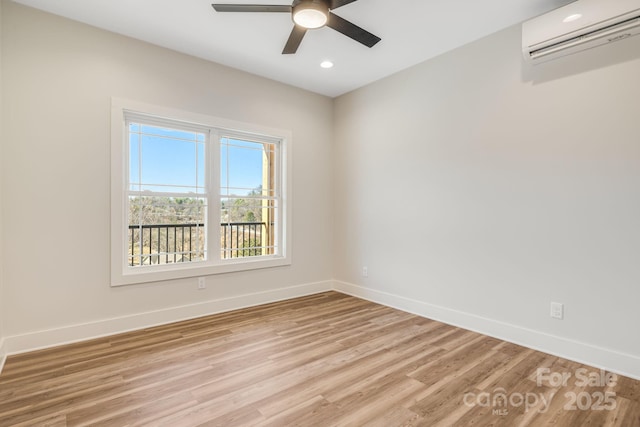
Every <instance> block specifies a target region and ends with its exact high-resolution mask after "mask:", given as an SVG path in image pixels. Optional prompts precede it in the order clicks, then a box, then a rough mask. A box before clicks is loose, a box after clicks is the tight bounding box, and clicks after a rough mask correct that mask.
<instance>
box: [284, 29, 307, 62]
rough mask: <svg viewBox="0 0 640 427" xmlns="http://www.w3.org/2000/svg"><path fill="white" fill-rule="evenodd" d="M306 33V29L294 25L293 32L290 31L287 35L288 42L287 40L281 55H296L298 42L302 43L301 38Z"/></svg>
mask: <svg viewBox="0 0 640 427" xmlns="http://www.w3.org/2000/svg"><path fill="white" fill-rule="evenodd" d="M306 33H307V29H306V28H304V27H301V26H299V25H294V26H293V30H291V35H289V40H287V44H286V45H284V50H283V51H282V54H283V55H288V54H292V53H296V51H297V50H298V46H300V42H302V38H303V37H304V35H305V34H306Z"/></svg>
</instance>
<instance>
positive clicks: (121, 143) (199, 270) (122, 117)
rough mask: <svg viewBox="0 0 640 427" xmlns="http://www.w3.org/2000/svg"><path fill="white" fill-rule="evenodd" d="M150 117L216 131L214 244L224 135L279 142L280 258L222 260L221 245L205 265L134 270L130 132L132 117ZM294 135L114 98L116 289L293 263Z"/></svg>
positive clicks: (210, 197) (211, 147)
mask: <svg viewBox="0 0 640 427" xmlns="http://www.w3.org/2000/svg"><path fill="white" fill-rule="evenodd" d="M128 113H130V114H135V115H138V116H149V117H153V118H158V119H166V120H170V121H174V122H175V121H177V122H183V123H185V124H186V125H187V126H189V125H195V126H197V127H201V128H207V129H209V130H210V135H209V138H208V146H206V148H205V153H206V155H207V159H206V161H205V164H206V168H207V171H206V173H205V175H206V179H207V183H206V186H207V189H208V192H207V204H208V209H207V215H208V216H207V223H208V224H212V225H214V226H213V227H212V226H209V227H207V229H208V231H207V239H208V240H209V243H210V242H211V241H213V242H220V227H219V226H215V224H219V223H220V173H219V171H220V169H219V167H220V166H219V165H220V149H219V141H220V135H223V136H226V135H234V136H238V137H242V136H243V135H244V136H245V137H252V138H253V139H252V140H256V139H257V140H261V141H268V142H277V144H278V150H279V156H278V158H277V160H278V163H279V164H278V167H277V170H276V174H277V177H278V178H279V179H277V180H276V185H278V186H279V190H280V199H279V206H278V225H279V226H278V227H277V236H276V240H277V242H278V251H277V253H276V254H274V255H263V256H254V257H240V258H228V259H221V258H220V250H219V246H218V245H219V243H216V244H215V246H214V247H211V246H209V247H208V248H207V251H208V257H207V260H205V261H192V262H184V263H172V264H161V265H153V266H134V267H131V266H129V265H128V262H127V261H126V260H127V254H128V239H127V231H128V220H127V209H126V208H127V206H128V201H127V200H128V188H127V186H128V182H129V180H128V173H129V158H128V156H129V153H128V134H127V132H128V130H127V128H126V126H125V122H126V115H127V114H128ZM291 139H292V138H291V131H287V130H281V129H274V128H270V127H265V126H260V125H254V124H248V123H243V122H238V121H233V120H228V119H223V118H219V117H213V116H209V115H205V114H199V113H193V112H188V111H183V110H177V109H173V108H168V107H162V106H157V105H150V104H145V103H140V102H136V101H130V100H124V99H119V98H112V99H111V286H122V285H131V284H136V283H147V282H156V281H164V280H174V279H183V278H188V277H200V276H208V275H214V274H222V273H231V272H238V271H245V270H255V269H261V268H270V267H279V266H286V265H290V264H291V242H292V238H291V224H292V221H291V211H292V204H291V202H290V200H289V195H290V194H291V169H292V168H291Z"/></svg>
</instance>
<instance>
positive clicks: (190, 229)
mask: <svg viewBox="0 0 640 427" xmlns="http://www.w3.org/2000/svg"><path fill="white" fill-rule="evenodd" d="M206 209H207V206H206V201H205V199H203V198H195V197H194V198H188V197H185V198H173V197H160V196H143V197H138V196H130V197H129V212H128V217H129V220H128V223H129V234H128V241H129V244H128V246H129V265H131V266H135V265H153V264H168V263H176V262H188V261H202V260H205V259H206V252H207V251H206V248H205V241H206V239H205V230H206V228H205V218H206Z"/></svg>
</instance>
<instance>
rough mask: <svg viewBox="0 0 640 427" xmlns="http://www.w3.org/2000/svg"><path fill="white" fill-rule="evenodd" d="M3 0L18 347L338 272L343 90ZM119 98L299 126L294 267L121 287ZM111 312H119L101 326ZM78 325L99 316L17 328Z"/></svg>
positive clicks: (9, 300) (9, 248) (7, 264)
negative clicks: (115, 149)
mask: <svg viewBox="0 0 640 427" xmlns="http://www.w3.org/2000/svg"><path fill="white" fill-rule="evenodd" d="M3 6H4V14H3V15H4V16H3V26H4V40H3V43H4V51H3V57H4V58H3V59H4V60H3V78H4V80H3V83H4V84H3V90H4V93H3V95H4V97H5V106H6V109H5V111H4V119H5V121H4V122H5V128H4V131H3V150H4V157H3V158H4V162H3V164H2V169H3V175H4V177H5V182H4V184H5V185H4V188H3V194H2V199H3V203H4V216H3V224H4V239H3V245H4V257H3V265H4V273H3V279H4V283H5V285H6V286H5V292H4V295H3V300H4V304H3V318H4V321H5V325H4V326H5V330H4V332H5V335H7V336H10V337H14V338H12V339H11V341H12V342H13V343H14V345H13V346H12V347H11V349H14V350H15V349H23V348H25V347H29V346H32V345H39V344H48V343H51V342H55V341H56V340H58V341H61V340H62V341H63V340H67V339H74V338H78V337H82V336H83V335H90V334H94V333H96V332H105V333H107V332H110V331H111V329H113V328H115V329H119V330H122V329H128V328H131V327H135V326H136V325H137V326H139V323H136V321H134V320H135V316H136V315H140V314H144V313H153V312H155V311H158V310H165V309H167V310H171V309H174V308H180V309H177V310H176V311H175V312H171V313H174V314H169V316H168V317H167V316H155V317H154V316H151V315H149V316H147V318H146V320H145V321H149V320H151V321H156V320H159V321H167V320H171V316H174V317H180V316H188V315H193V314H198V313H200V312H203V311H205V312H206V311H207V310H209V309H212V307H216V306H215V304H214V305H209V306H207V305H206V304H205V305H204V306H202V307H200V308H198V309H193V310H190V309H189V308H188V307H191V306H193V305H196V306H198V304H200V305H201V304H202V303H203V302H207V301H219V300H225V299H228V298H234V297H238V296H242V295H246V294H251V295H253V294H256V293H261V292H270V291H273V290H274V289H281V288H289V287H294V286H299V285H306V284H310V283H316V282H322V281H327V280H329V279H331V276H332V259H331V255H330V254H331V247H332V241H331V238H332V237H331V233H327V230H330V229H331V228H332V195H331V166H330V163H331V160H332V152H331V150H332V144H331V140H332V131H331V129H332V115H331V112H332V101H331V99H329V98H326V97H323V96H320V95H316V94H312V93H309V92H306V91H303V90H299V89H295V88H293V87H290V86H286V85H283V84H280V83H276V82H273V81H270V80H267V79H263V78H259V77H256V76H254V75H250V74H246V73H243V72H240V71H237V70H233V69H230V68H227V67H224V66H220V65H216V64H213V63H210V62H206V61H203V60H200V59H196V58H193V57H189V56H186V55H182V54H179V53H176V52H173V51H170V50H167V49H163V48H159V47H156V46H152V45H149V44H146V43H143V42H140V41H136V40H132V39H129V38H126V37H122V36H119V35H115V34H112V33H109V32H105V31H102V30H99V29H96V28H92V27H89V26H86V25H83V24H79V23H76V22H73V21H70V20H67V19H63V18H60V17H56V16H53V15H50V14H46V13H42V12H39V11H36V10H34V9H30V8H26V7H23V6H20V5H17V4H15V3H12V2H4V3H3ZM112 96H114V97H118V98H124V99H131V100H134V101H138V102H143V103H148V104H155V105H160V106H166V107H170V108H177V109H182V110H186V111H191V112H196V113H202V114H208V115H212V116H217V117H221V118H225V119H231V120H236V121H241V122H247V123H254V124H257V125H261V126H266V127H270V128H279V129H288V130H291V131H292V133H293V142H292V154H293V198H292V199H293V251H294V252H293V265H292V266H290V267H286V268H273V269H265V270H257V271H251V272H246V273H238V274H224V275H217V276H210V277H209V278H208V281H207V284H208V287H207V289H206V290H204V291H198V290H197V286H196V279H195V278H194V279H188V280H186V279H185V280H175V281H167V282H161V283H152V284H147V285H137V286H125V287H120V288H111V287H110V286H109V235H110V234H109V194H110V192H109V182H110V178H109V152H110V135H109V130H110V105H111V104H110V102H111V97H112ZM282 295H284V296H286V295H289V294H288V293H287V292H283V293H282ZM251 301H261V299H260V298H256V299H254V300H247V301H246V303H250V302H251ZM181 307H182V308H181ZM184 307H187V308H184ZM132 316H133V317H132ZM106 319H112V320H113V319H121V320H118V321H113V322H112V323H111V327H109V328H105V329H100V328H93V329H92V328H91V327H89V326H91V325H92V324H93V323H95V322H100V321H103V320H106ZM127 319H129V320H127ZM145 321H143V323H144V322H145ZM72 325H89V326H88V327H87V329H82V330H77V331H76V332H77V333H73V334H61V335H60V336H56V335H55V334H50V336H48V337H47V338H46V339H44V341H43V340H35V341H32V342H29V341H28V340H27V341H17V340H18V339H17V338H15V337H16V336H21V335H24V334H31V333H38V332H41V331H46V330H55V329H58V328H64V327H67V326H72ZM110 328H111V329H110ZM11 349H10V350H11Z"/></svg>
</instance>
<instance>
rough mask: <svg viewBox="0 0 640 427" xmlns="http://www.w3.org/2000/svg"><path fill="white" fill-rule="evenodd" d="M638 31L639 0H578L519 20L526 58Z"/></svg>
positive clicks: (546, 58) (593, 44) (541, 57)
mask: <svg viewBox="0 0 640 427" xmlns="http://www.w3.org/2000/svg"><path fill="white" fill-rule="evenodd" d="M637 34H640V0H578V1H575V2H573V3H570V4H568V5H566V6H564V7H561V8H558V9H556V10H553V11H551V12H549V13H546V14H544V15H541V16H538V17H537V18H533V19H531V20H530V21H527V22H525V23H523V24H522V51H523V55H524V58H525V60H526V61H527V62H531V63H533V64H536V63H539V62H546V61H549V60H552V59H555V58H558V57H560V56H565V55H570V54H572V53H576V52H579V51H581V50H585V49H590V48H592V47H596V46H600V45H604V44H607V43H611V42H614V41H618V40H622V39H626V38H628V37H631V36H634V35H637Z"/></svg>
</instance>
